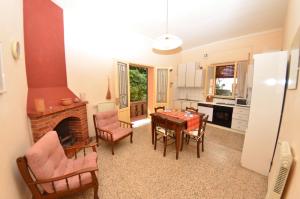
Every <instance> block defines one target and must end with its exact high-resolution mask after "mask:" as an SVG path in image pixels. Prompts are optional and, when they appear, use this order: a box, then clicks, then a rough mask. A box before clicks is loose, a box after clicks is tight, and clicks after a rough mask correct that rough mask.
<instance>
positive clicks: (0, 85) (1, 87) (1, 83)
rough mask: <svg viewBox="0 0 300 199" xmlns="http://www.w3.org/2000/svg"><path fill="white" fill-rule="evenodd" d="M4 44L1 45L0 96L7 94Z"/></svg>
mask: <svg viewBox="0 0 300 199" xmlns="http://www.w3.org/2000/svg"><path fill="white" fill-rule="evenodd" d="M2 47H3V46H2V43H0V94H2V93H4V92H5V79H4V78H5V76H4V69H3V67H4V66H3V63H4V62H3V48H2Z"/></svg>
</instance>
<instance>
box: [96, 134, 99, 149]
mask: <svg viewBox="0 0 300 199" xmlns="http://www.w3.org/2000/svg"><path fill="white" fill-rule="evenodd" d="M96 142H97V147H99V137H98V133H97V132H96Z"/></svg>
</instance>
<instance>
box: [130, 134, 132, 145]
mask: <svg viewBox="0 0 300 199" xmlns="http://www.w3.org/2000/svg"><path fill="white" fill-rule="evenodd" d="M132 136H133V133H131V134H130V143H132Z"/></svg>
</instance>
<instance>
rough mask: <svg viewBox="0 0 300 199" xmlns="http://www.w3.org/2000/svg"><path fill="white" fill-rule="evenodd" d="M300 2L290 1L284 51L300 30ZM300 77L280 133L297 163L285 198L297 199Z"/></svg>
mask: <svg viewBox="0 0 300 199" xmlns="http://www.w3.org/2000/svg"><path fill="white" fill-rule="evenodd" d="M299 10H300V0H289V5H288V12H287V16H286V22H285V28H284V49H287V50H288V49H289V48H290V46H291V44H292V42H293V40H294V37H295V34H296V32H297V30H298V29H299V28H300V12H299ZM299 102H300V76H299V77H298V88H297V89H296V90H288V91H287V94H286V100H285V104H284V113H283V119H282V126H281V131H280V139H281V140H287V141H288V142H289V143H290V145H291V147H292V152H293V155H294V159H295V163H294V165H293V170H292V172H291V174H290V176H289V179H288V183H287V186H286V188H285V198H287V199H297V198H299V197H300V189H299V184H300V132H299V130H300V123H299V112H300V104H299Z"/></svg>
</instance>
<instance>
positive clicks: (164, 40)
mask: <svg viewBox="0 0 300 199" xmlns="http://www.w3.org/2000/svg"><path fill="white" fill-rule="evenodd" d="M168 25H169V0H167V17H166V33H165V34H163V35H161V36H159V37H158V38H156V39H155V41H154V44H153V48H154V49H156V50H173V49H176V48H178V47H180V46H181V45H182V40H181V39H180V38H179V37H177V36H175V35H171V34H169V32H168Z"/></svg>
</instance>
